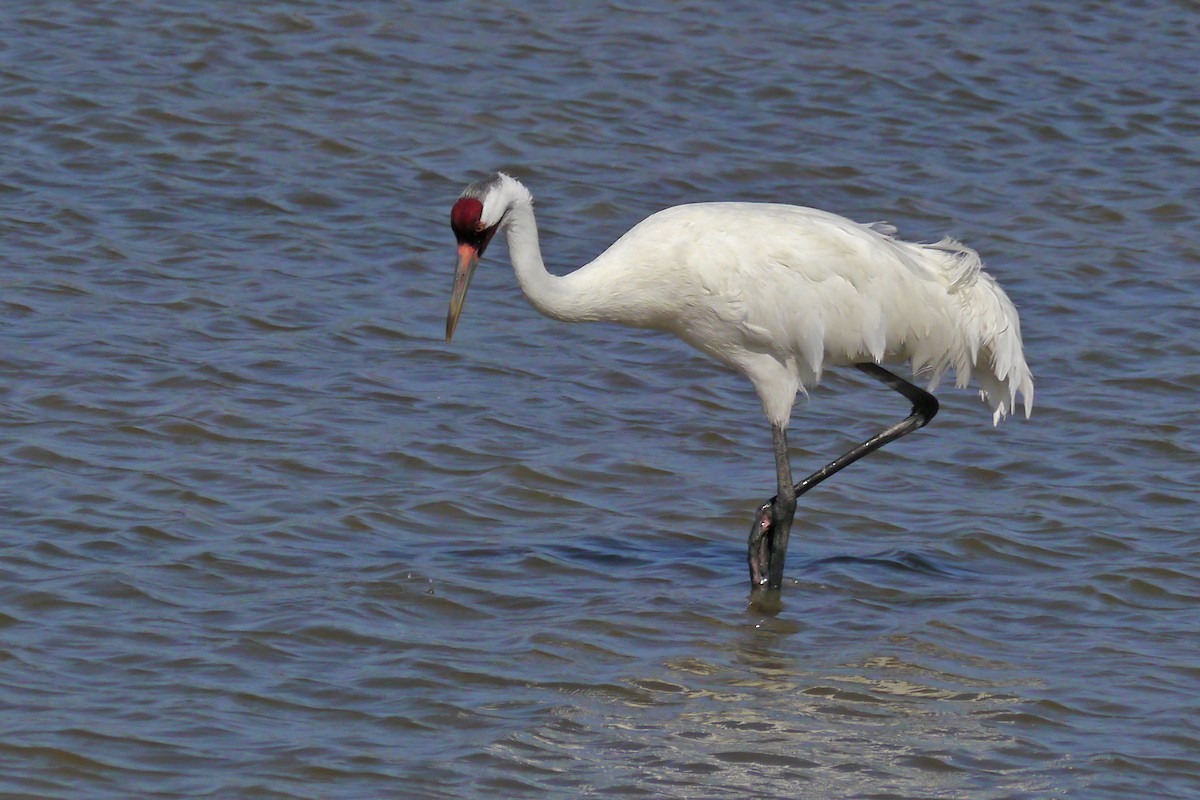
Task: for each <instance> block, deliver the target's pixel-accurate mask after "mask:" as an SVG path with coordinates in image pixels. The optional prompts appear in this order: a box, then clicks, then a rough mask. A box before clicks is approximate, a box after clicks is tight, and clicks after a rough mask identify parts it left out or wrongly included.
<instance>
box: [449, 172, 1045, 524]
mask: <svg viewBox="0 0 1200 800" xmlns="http://www.w3.org/2000/svg"><path fill="white" fill-rule="evenodd" d="M451 223H452V226H453V227H454V230H455V233H456V236H457V237H458V240H459V268H458V274H457V276H456V283H455V293H454V297H453V299H452V302H451V312H450V316H449V318H448V320H447V338H449V337H450V336H451V335H452V334H453V331H454V327H455V325H456V323H457V320H458V315H459V312H461V309H462V301H463V299H464V296H465V293H466V288H467V285H468V283H469V280H470V277H471V274H472V273H473V270H474V268H475V265H476V263H477V262H478V256H479V255H481V254H482V251H483V249H484V248H486V246H487V243H488V242H489V241H490V239H491V236H492V235H493V234H494V233H495V232H496V231H497V230H498V229H501V228H502V229H503V230H504V232H505V234H506V236H507V239H508V247H509V253H510V256H511V258H512V263H513V267H514V269H515V271H516V275H517V280H518V282H519V283H520V285H521V289H522V291H524V293H525V295H526V297H528V299H529V301H530V303H532V304H533V306H534V307H535V308H537V309H538V310H539V311H541V312H542V313H543V314H546V315H548V316H551V317H554V318H556V319H561V320H566V321H582V320H607V321H611V322H620V323H623V324H626V325H632V326H636V327H641V328H652V329H657V330H663V331H668V332H670V333H673V334H675V335H677V336H678V337H679V338H681V339H683V340H684V341H685V342H688V343H689V344H691V345H693V346H694V347H696V348H698V349H699V350H701V351H703V352H705V353H708V354H709V355H710V356H712V357H714V358H716V359H718V360H720V361H723V362H725V363H726V364H728V365H730V366H731V367H733V368H734V369H736V370H738V371H740V372H742V373H744V374H745V375H747V376H748V377H749V378H750V380H751V382H752V383H753V385H754V388H755V390H756V391H757V392H758V395H759V398H760V399H761V400H762V404H763V408H764V410H765V411H766V414H767V417H768V418H769V419H770V421H771V423H772V426H773V429H778V430H779V431H780V437H781V436H782V430H783V428H785V427H786V425H787V423H788V419H789V417H790V414H791V409H792V406H793V404H794V402H795V399H796V394H797V392H800V391H807V390H808V389H810V388H812V387H814V386H816V385H817V384H818V383H819V382H820V379H821V375H822V373H823V372H824V370H825V369H826V368H828V367H835V366H841V365H853V364H860V363H864V362H868V363H874V364H879V363H884V362H907V363H909V364H911V365H912V369H913V372H914V374H916V375H918V376H920V377H921V378H923V379H924V380H926V381H927V382H928V384H929V386H930V388H932V387H934V386H936V385H937V383H938V381H939V380H940V379H941V378H942V376H943V375H944V374H945V373H946V372H947V371H948V370H953V371H954V372H955V375H956V378H957V383H958V385H959V386H965V385H967V383H968V381H969V380H970V378H971V377H972V376H974V377H975V379H976V382H977V383H978V385H979V388H980V393H981V396H982V397H983V398H984V399H985V400H986V401H987V403H988V404H989V405H990V406H991V408H992V411H993V422H999V421H1000V419H1002V418H1003V417H1005V416H1006V415H1007V414H1009V413H1010V412H1011V411H1012V410H1013V409H1014V408H1015V406H1016V403H1017V399H1018V396H1020V397H1021V398H1023V401H1024V408H1025V414H1026V416H1028V415H1029V413H1030V410H1031V408H1032V405H1033V377H1032V375H1031V373H1030V371H1029V368H1028V366H1027V365H1026V363H1025V358H1024V355H1023V351H1022V345H1021V327H1020V321H1019V320H1018V317H1017V312H1016V309H1015V308H1014V307H1013V304H1012V302H1011V301H1010V300H1009V298H1008V295H1006V294H1005V292H1004V290H1003V289H1001V288H1000V286H999V285H998V284H997V283H996V281H995V280H994V279H993V278H992V277H991V276H990V275H988V274H987V273H986V272H984V271H983V268H982V263H981V262H980V259H979V255H978V254H977V253H976V252H975V251H974V250H972V249H971V248H969V247H966V246H965V245H962V244H960V243H959V242H956V241H954V240H953V239H949V238H946V239H943V240H942V241H940V242H937V243H936V244H914V243H910V242H904V241H901V240H899V239H896V238H895V237H894V235H893V234H894V233H895V229H894V228H893V227H892V226H890V225H888V224H886V223H872V224H861V223H857V222H853V221H851V220H849V219H846V218H844V217H841V216H838V215H836V214H831V213H828V212H825V211H818V210H816V209H811V208H803V207H799V206H789V205H775V204H758V203H699V204H694V205H683V206H676V207H674V208H668V209H666V210H664V211H660V212H658V213H656V214H653V215H652V216H650V217H648V218H647V219H645V220H643V221H642V222H640V223H639V224H637V225H636V226H634V227H633V228H632V229H631V230H629V232H627V233H626V234H625V235H624V236H622V237H621V238H620V239H618V240H617V241H616V242H615V243H614V244H613V245H612V246H611V247H609V248H608V249H607V250H606V251H604V252H603V253H602V254H601V255H600V256H598V257H597V258H596V259H595V260H594V261H592V262H591V263H589V264H586V265H585V266H583V267H580V268H579V269H578V270H576V271H574V272H572V273H570V274H568V275H564V276H555V275H551V274H550V273H548V272H547V271H546V268H545V265H544V263H543V261H542V255H541V249H540V247H539V244H538V235H537V226H536V223H535V221H534V215H533V200H532V197H531V196H530V194H529V192H528V190H526V189H525V187H524V186H522V185H521V183H520V182H518V181H517V180H515V179H514V178H512V177H510V176H508V175H504V174H497V175H494V176H493V177H491V178H489V179H488V180H485V181H481V182H479V183H477V184H473V185H472V186H470V187H468V188H467V190H466V191H464V192H463V195H462V197H461V198H460V199H459V201H458V202H457V203H456V204H455V207H454V210H453V212H452V215H451ZM935 408H936V403H935ZM922 424H923V423H922ZM778 449H779V448H778V444H777V456H778ZM784 449H785V452H784V457H785V460H786V442H785V443H784ZM784 466H786V464H784V465H781V473H780V474H781V479H780V481H781V486H782V484H783V477H782V476H783V471H782V469H783V467H784ZM789 469H790V468H789ZM787 478H788V482H789V483H790V471H789V472H787ZM789 524H790V523H789Z"/></svg>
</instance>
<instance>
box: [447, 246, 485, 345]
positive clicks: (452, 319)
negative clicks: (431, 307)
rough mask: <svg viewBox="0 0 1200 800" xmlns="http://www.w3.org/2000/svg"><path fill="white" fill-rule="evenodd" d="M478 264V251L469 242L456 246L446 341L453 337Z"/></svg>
mask: <svg viewBox="0 0 1200 800" xmlns="http://www.w3.org/2000/svg"><path fill="white" fill-rule="evenodd" d="M477 266H479V251H478V250H476V249H475V248H474V247H473V246H471V245H469V244H465V243H464V244H460V245H459V246H458V264H457V266H455V268H454V293H453V294H451V295H450V313H449V314H448V315H447V317H446V341H447V342H448V341H450V339H451V338H453V337H454V329H455V328H457V327H458V315H459V314H461V313H462V309H463V302H464V301H465V300H466V299H467V287H469V286H470V285H471V276H472V275H474V274H475V267H477Z"/></svg>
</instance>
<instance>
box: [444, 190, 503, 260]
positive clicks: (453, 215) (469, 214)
mask: <svg viewBox="0 0 1200 800" xmlns="http://www.w3.org/2000/svg"><path fill="white" fill-rule="evenodd" d="M482 213H483V203H481V202H479V201H478V200H476V199H475V198H474V197H460V198H459V199H458V202H457V203H455V204H454V208H452V209H450V227H451V228H452V229H453V230H454V238H456V239H458V243H459V244H469V245H470V246H471V247H474V248H475V252H477V253H479V255H483V251H484V250H485V249H487V246H488V242H490V241H491V240H492V237H493V236H494V235H495V234H496V228H498V227H499V225H493V226H492V227H490V228H485V227H483V223H482V222H480V220H479V216H480V215H481V214H482Z"/></svg>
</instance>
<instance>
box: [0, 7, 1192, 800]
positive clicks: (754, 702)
mask: <svg viewBox="0 0 1200 800" xmlns="http://www.w3.org/2000/svg"><path fill="white" fill-rule="evenodd" d="M560 6H561V4H553V3H542V2H517V3H511V4H483V3H445V4H441V3H439V4H433V3H417V4H410V5H407V6H406V5H404V4H396V3H383V2H355V3H350V2H328V3H305V2H299V1H298V0H297V1H296V2H278V3H272V4H266V5H260V4H234V3H189V2H186V1H185V0H171V1H170V2H160V3H153V4H150V3H145V4H143V3H119V2H102V3H71V2H57V3H43V4H39V5H37V6H34V5H28V4H26V5H22V6H20V7H19V8H17V7H15V6H14V7H13V8H11V9H9V11H8V13H7V15H6V22H5V24H4V25H3V26H2V28H0V132H2V134H3V138H2V139H0V231H2V233H3V238H2V241H3V247H4V269H3V273H2V275H3V277H2V280H0V302H2V304H3V306H2V310H3V313H2V315H0V336H2V340H3V342H4V348H3V353H2V354H0V368H2V369H3V372H4V380H3V382H2V388H0V420H2V423H3V424H2V425H0V509H3V512H4V513H3V519H4V522H5V524H4V526H3V528H2V532H0V794H3V795H4V796H11V797H38V798H79V797H87V798H128V797H139V798H184V797H186V798H195V797H214V798H378V797H406V798H409V797H412V798H458V797H497V796H519V797H525V796H531V797H532V796H537V797H542V796H545V797H576V796H580V795H587V794H594V795H597V796H604V797H681V798H682V797H728V798H734V797H737V798H741V797H748V796H755V797H781V798H782V797H788V798H792V797H847V798H849V797H856V798H857V797H876V798H883V797H887V798H931V797H943V798H964V797H969V798H1018V797H1031V798H1032V797H1037V798H1044V797H1086V798H1113V799H1116V798H1127V797H1134V796H1136V797H1175V798H1178V797H1186V796H1194V795H1196V794H1197V793H1200V730H1198V725H1197V721H1196V720H1197V719H1200V705H1198V703H1197V700H1196V697H1197V694H1198V692H1197V689H1198V688H1200V661H1198V660H1197V656H1196V642H1197V641H1198V639H1197V634H1198V633H1200V616H1198V609H1200V602H1198V601H1200V576H1198V573H1197V567H1196V564H1197V560H1198V558H1200V536H1198V535H1197V530H1196V525H1195V517H1196V510H1197V506H1196V500H1197V494H1196V489H1195V487H1196V485H1197V483H1198V482H1200V458H1198V457H1197V456H1198V452H1200V441H1198V436H1197V432H1196V426H1197V416H1196V408H1197V402H1196V397H1197V389H1200V371H1198V369H1197V363H1198V362H1197V354H1198V348H1197V344H1196V330H1197V327H1198V325H1200V310H1198V309H1200V304H1198V303H1197V298H1198V294H1200V292H1198V291H1197V289H1198V280H1197V279H1198V277H1200V269H1198V265H1200V247H1198V246H1197V244H1196V235H1195V234H1196V230H1197V213H1196V211H1195V209H1196V208H1197V207H1198V205H1200V193H1198V190H1197V188H1196V187H1197V186H1198V185H1200V181H1198V180H1197V178H1198V177H1200V175H1198V170H1197V167H1198V166H1200V111H1198V108H1200V106H1198V105H1197V103H1196V99H1197V98H1196V77H1195V76H1196V75H1197V74H1200V50H1197V48H1196V47H1195V42H1196V41H1197V40H1198V39H1200V14H1198V13H1197V10H1196V7H1195V6H1194V4H1189V3H1182V2H1177V3H1171V2H1146V3H1141V4H1136V5H1134V4H1121V7H1120V8H1118V7H1116V6H1115V5H1114V4H1104V3H1084V4H1076V5H1074V6H1072V7H1071V9H1070V10H1064V9H1065V6H1063V7H1060V6H1058V5H1055V4H1039V3H1036V2H1032V1H1031V2H1018V3H1010V4H1003V5H995V4H991V3H972V2H962V3H954V4H947V5H946V6H945V7H942V6H936V5H935V6H926V5H920V6H918V5H911V6H909V5H904V4H880V5H870V6H863V5H862V4H855V3H833V4H829V3H823V4H820V5H815V4H814V5H813V6H811V7H809V8H798V7H796V6H794V5H792V4H779V7H778V8H768V7H767V4H751V3H745V4H738V3H723V4H705V3H670V4H667V3H636V4H635V3H618V2H613V3H609V4H607V5H604V6H587V5H579V6H577V7H574V8H571V9H563V8H561V7H560ZM497 168H507V169H510V170H512V171H513V172H514V173H515V174H518V175H519V176H520V177H521V178H522V179H523V180H524V181H525V182H526V184H527V185H528V186H529V187H530V188H531V190H532V191H533V192H534V195H535V197H536V198H537V200H538V204H539V205H538V207H539V215H540V216H539V221H540V224H541V227H542V234H543V244H544V246H545V248H546V251H547V255H548V260H549V261H550V263H551V265H552V268H554V269H557V270H558V271H564V270H566V269H569V268H572V267H574V266H575V265H577V264H580V263H583V262H584V261H586V260H588V259H589V258H590V257H591V256H593V255H594V254H595V253H597V252H599V251H600V250H601V249H602V248H603V247H604V246H606V245H607V244H608V243H609V242H611V241H612V240H613V239H615V238H616V236H618V235H619V234H620V233H621V232H622V231H624V230H626V229H627V228H628V227H630V226H631V225H632V224H634V223H635V222H636V221H637V220H639V219H641V218H642V217H644V216H646V215H647V214H649V213H651V212H653V211H655V210H657V209H659V208H661V207H663V206H666V205H670V204H674V203H678V202H684V201H695V200H705V199H746V200H773V201H789V202H797V203H802V204H805V205H814V206H819V207H824V208H828V209H831V210H834V211H838V212H840V213H843V214H846V215H848V216H851V217H854V218H857V219H860V220H864V221H866V220H874V219H888V220H890V221H891V222H893V223H895V224H896V225H898V226H899V228H900V230H901V232H902V234H904V235H905V236H907V237H908V238H913V239H925V240H929V239H936V238H938V237H940V236H941V235H942V234H943V233H951V234H953V235H956V236H958V237H960V238H962V239H963V240H964V241H966V242H968V243H970V244H972V245H973V246H975V247H977V248H978V249H979V250H980V251H981V252H982V253H983V254H984V257H985V260H986V261H987V263H988V264H989V267H990V269H991V271H992V272H993V273H994V274H996V275H997V276H998V277H999V278H1000V279H1001V280H1002V282H1003V284H1004V285H1005V287H1006V288H1007V289H1008V290H1009V292H1010V294H1011V295H1012V296H1013V298H1014V299H1015V301H1016V302H1017V304H1018V306H1019V308H1020V309H1021V313H1022V319H1023V324H1024V330H1025V332H1026V342H1027V355H1028V358H1029V361H1030V364H1031V366H1032V367H1033V370H1034V372H1035V375H1036V376H1037V379H1038V384H1037V391H1038V393H1037V401H1038V404H1037V407H1036V409H1035V413H1034V417H1033V419H1031V420H1029V421H1024V420H1015V421H1010V422H1008V423H1005V424H1004V425H1002V426H1001V427H999V428H996V429H993V428H992V427H991V425H990V420H989V418H988V413H987V409H986V408H985V407H984V406H983V405H981V404H979V403H978V401H977V400H976V399H975V397H974V396H973V393H972V392H969V391H959V390H954V389H951V388H947V389H945V390H944V391H942V392H941V399H942V401H943V411H942V413H941V414H940V415H939V417H938V418H937V420H936V421H935V423H934V424H933V425H932V426H930V427H929V428H927V429H925V430H923V431H921V432H920V433H918V434H915V435H914V436H912V437H909V438H907V439H905V440H904V441H903V442H901V443H899V444H897V445H894V446H892V447H891V448H890V449H888V450H886V451H883V452H881V453H879V454H876V455H874V456H872V457H871V458H870V459H868V460H867V461H865V462H864V463H862V464H860V465H855V466H854V467H852V468H851V469H849V470H847V471H846V472H843V473H841V474H839V475H838V476H837V477H836V478H834V479H833V480H831V481H829V482H828V483H827V484H825V485H823V486H822V487H821V488H820V489H819V490H818V491H816V492H814V493H813V494H811V495H809V496H807V497H805V498H804V501H803V503H802V505H801V510H800V515H799V518H798V522H797V528H796V530H795V532H794V535H793V540H792V547H791V552H790V561H789V567H788V575H787V577H788V585H787V586H786V589H785V592H784V595H783V600H782V605H781V607H780V608H778V609H777V610H775V611H774V612H771V611H769V610H764V609H761V608H756V607H752V606H750V605H749V604H748V602H747V599H748V595H747V588H746V576H745V565H744V542H745V535H746V531H747V530H748V529H749V522H750V515H751V512H752V510H753V509H754V507H755V506H756V505H757V504H758V503H759V502H761V501H762V500H763V499H764V498H765V496H766V495H768V494H769V493H770V490H771V487H772V485H773V480H774V478H773V467H772V459H771V450H770V437H769V432H768V430H767V426H766V425H765V423H764V421H763V418H762V415H761V411H760V410H759V408H758V406H757V401H756V399H755V398H754V396H753V393H752V392H751V391H750V389H749V387H748V386H747V385H746V384H745V383H744V382H743V381H742V380H741V379H740V378H738V377H737V376H735V375H731V374H728V373H726V372H724V371H722V370H721V368H719V367H718V366H716V365H714V364H711V363H710V362H708V361H707V360H705V359H704V358H703V357H702V356H700V355H698V354H695V353H693V352H691V351H690V350H688V349H687V348H686V347H684V346H683V345H681V344H679V343H678V342H675V341H673V340H671V339H670V338H668V337H666V336H660V335H657V334H648V333H646V332H641V331H632V330H625V329H621V328H617V327H607V326H599V325H593V326H586V325H584V326H574V327H569V326H564V325H561V324H559V323H556V322H553V321H551V320H547V319H543V318H541V317H539V316H538V315H537V314H536V313H535V312H534V311H533V310H532V309H530V308H529V307H528V305H527V304H526V303H525V301H524V300H523V298H522V297H521V296H520V294H519V291H518V290H517V288H516V283H515V280H514V278H513V276H512V273H511V270H510V269H509V267H508V266H507V263H506V261H507V259H506V257H505V252H504V249H503V245H500V244H497V245H495V246H494V248H493V249H492V250H490V251H489V253H488V258H487V259H486V260H485V262H484V264H483V265H482V266H481V268H480V271H479V273H478V275H477V276H476V280H475V286H474V288H473V289H472V294H471V298H470V300H469V302H468V303H467V307H466V311H465V313H464V316H463V320H462V324H461V325H460V328H459V333H458V335H457V337H456V339H455V342H454V343H453V344H452V345H447V344H445V343H444V342H443V341H442V331H443V325H444V319H445V308H446V302H447V300H448V297H449V290H450V280H451V271H452V266H453V265H452V259H453V257H454V254H453V241H452V238H451V235H450V232H449V229H448V227H447V216H448V212H449V208H450V205H451V203H452V202H453V200H454V198H455V197H456V196H457V193H458V192H459V191H460V190H461V188H462V187H463V186H464V185H466V183H468V182H470V181H472V180H476V179H478V178H479V177H482V176H483V175H485V174H487V173H488V172H490V171H492V170H494V169H497ZM851 372H852V371H851ZM905 411H906V408H905V407H904V405H903V403H902V401H899V400H898V398H896V397H894V396H893V395H891V394H890V393H888V392H886V390H883V389H881V388H879V387H878V386H875V385H873V384H869V383H868V382H866V381H864V380H863V379H861V378H859V377H856V376H855V375H852V374H851V375H846V376H843V377H837V376H831V378H830V380H829V381H828V382H827V383H826V384H825V385H823V386H822V387H821V389H820V390H819V391H817V392H816V393H815V394H814V396H813V399H812V402H811V404H810V405H809V406H807V407H805V408H803V409H802V410H800V412H799V413H798V414H797V416H796V419H795V421H794V424H793V435H792V438H793V442H794V446H795V447H794V453H793V461H794V463H795V464H796V469H797V470H798V471H799V470H802V469H803V468H804V467H807V466H810V465H811V466H816V465H818V464H820V463H823V461H824V460H825V459H827V458H828V457H831V456H832V455H834V454H836V453H837V452H840V450H842V449H844V448H845V447H847V446H848V445H849V444H850V443H852V442H853V441H857V440H858V439H860V438H863V437H865V436H866V435H869V434H870V433H872V432H873V431H874V430H877V429H878V428H880V427H881V426H883V425H885V424H888V423H890V422H891V421H893V420H894V419H897V418H898V415H900V414H903V413H904V412H905Z"/></svg>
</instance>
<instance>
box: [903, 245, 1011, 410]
mask: <svg viewBox="0 0 1200 800" xmlns="http://www.w3.org/2000/svg"><path fill="white" fill-rule="evenodd" d="M919 247H921V249H922V251H923V252H924V255H925V256H926V260H927V261H933V262H935V263H937V264H938V266H939V267H940V268H941V269H942V270H944V275H945V280H946V283H947V291H948V293H949V295H950V302H951V308H952V309H953V311H954V312H957V313H956V316H957V319H956V320H955V325H954V328H955V329H956V330H957V331H958V336H959V337H960V341H959V342H958V343H957V344H958V346H957V347H953V348H949V349H948V351H947V352H946V355H945V357H944V358H943V359H941V360H939V361H933V362H932V363H930V364H929V366H928V368H929V369H930V370H932V373H933V379H932V381H931V383H933V384H936V383H937V381H938V380H939V379H940V378H941V376H942V375H943V374H944V373H945V371H946V369H947V368H948V367H953V368H954V373H955V383H956V384H957V385H958V386H959V387H964V386H966V385H967V384H968V382H969V381H970V379H971V376H972V374H974V376H975V380H976V382H977V383H978V384H979V394H980V397H981V398H982V399H983V400H984V401H985V402H986V403H987V404H988V405H989V406H991V408H992V423H993V424H998V423H999V422H1000V420H1002V419H1004V418H1005V417H1007V416H1008V415H1009V414H1011V413H1013V411H1014V410H1015V409H1016V404H1017V396H1018V395H1020V396H1021V398H1022V400H1023V404H1024V407H1025V416H1026V417H1028V416H1029V415H1030V413H1031V412H1032V410H1033V374H1032V373H1031V372H1030V371H1029V366H1028V365H1027V364H1026V363H1025V354H1024V349H1023V346H1022V343H1021V321H1020V319H1019V318H1018V316H1017V309H1016V308H1015V307H1014V306H1013V304H1012V301H1011V300H1009V298H1008V295H1007V294H1005V292H1004V290H1003V289H1002V288H1000V285H999V284H998V283H996V280H995V278H993V277H992V276H991V275H989V274H988V273H986V272H984V271H983V263H982V261H981V260H980V258H979V253H977V252H975V250H973V249H971V248H970V247H967V246H966V245H964V244H962V243H961V242H958V241H956V240H954V239H951V238H949V237H947V238H945V239H942V240H941V241H940V242H937V243H936V244H926V245H919Z"/></svg>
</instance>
